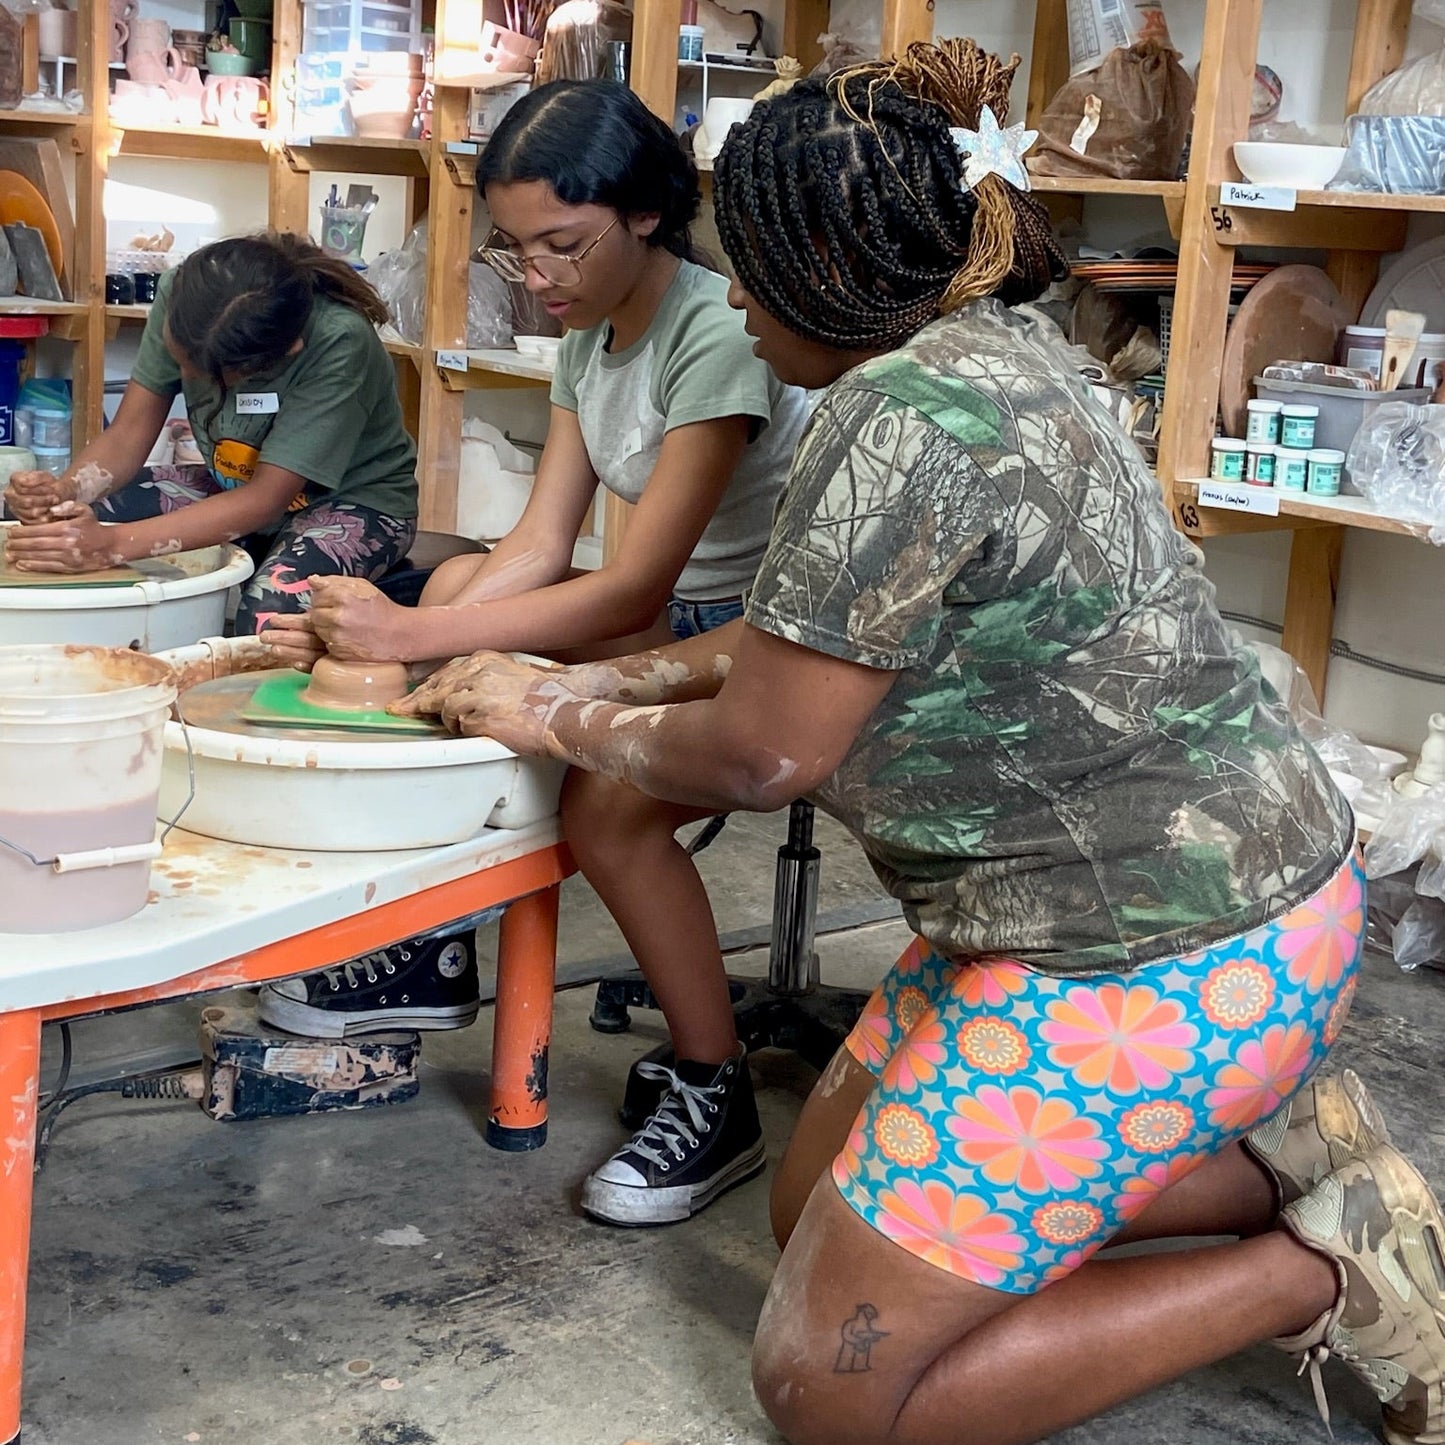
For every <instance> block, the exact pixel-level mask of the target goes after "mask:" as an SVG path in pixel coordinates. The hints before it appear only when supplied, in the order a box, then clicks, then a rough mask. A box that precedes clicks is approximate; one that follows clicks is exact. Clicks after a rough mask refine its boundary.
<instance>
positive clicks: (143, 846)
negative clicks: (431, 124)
mask: <svg viewBox="0 0 1445 1445" xmlns="http://www.w3.org/2000/svg"><path fill="white" fill-rule="evenodd" d="M176 719H177V721H178V722H179V723H180V725H181V736H182V737H184V738H185V740H186V800H185V802H184V803H182V804H181V806H180V807H179V808H178V809H177V810H176V815H175V817H174V818H172V819H171V820H170V822H168V823H167V824H166V826H165V827H164V828H163V829H162V830H161V836H160V837H159V838H157V839H155V840H154V841H153V842H150V843H126V844H123V845H122V846H121V847H119V848H91V849H89V850H87V851H85V852H80V853H57V854H56V855H55V856H54V857H53V858H37V857H36V856H35V854H34V853H32V852H31V851H30V850H29V849H28V848H22V847H21V846H20V844H19V843H16V842H14V841H13V840H12V839H10V838H6V837H0V847H3V848H9V849H10V851H11V852H12V853H18V854H19V855H20V856H21V857H22V858H26V859H28V860H29V861H30V862H31V863H33V864H34V865H35V866H36V867H37V868H50V869H53V870H54V871H55V872H56V873H80V872H84V871H87V870H89V869H92V868H119V867H121V866H122V865H124V864H126V863H143V862H145V861H147V860H148V859H152V858H159V857H160V856H161V849H162V848H163V847H164V846H165V841H166V839H167V838H169V837H170V835H171V829H172V828H174V827H175V826H176V824H177V823H179V822H180V821H181V818H182V817H183V816H184V814H185V811H186V809H187V808H189V807H190V806H191V804H192V803H193V802H194V801H195V799H196V755H195V751H194V750H193V749H192V747H191V730H190V728H189V727H188V726H187V725H186V720H185V718H184V717H182V716H181V704H180V699H179V698H177V699H176Z"/></svg>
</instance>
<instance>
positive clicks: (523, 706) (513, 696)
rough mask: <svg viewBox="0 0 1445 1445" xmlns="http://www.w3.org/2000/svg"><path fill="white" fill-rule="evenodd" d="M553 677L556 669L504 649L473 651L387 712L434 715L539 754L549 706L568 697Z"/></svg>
mask: <svg viewBox="0 0 1445 1445" xmlns="http://www.w3.org/2000/svg"><path fill="white" fill-rule="evenodd" d="M557 679H558V670H557V669H555V668H549V667H538V666H536V665H535V664H533V663H530V662H518V661H517V659H516V658H514V657H509V656H508V655H507V654H506V653H504V652H476V653H473V654H472V655H471V656H470V657H461V658H458V659H457V660H456V661H455V662H449V663H448V664H447V665H446V666H445V667H444V668H442V669H441V671H440V672H437V673H434V674H433V675H432V676H431V677H429V678H428V679H427V680H426V681H425V682H424V683H422V685H421V686H420V687H419V688H417V689H416V691H415V692H413V693H412V694H411V695H410V696H409V697H405V698H402V699H400V700H399V701H397V702H394V703H392V704H391V706H390V707H389V708H388V711H389V712H393V713H396V714H397V715H398V716H401V717H421V716H425V715H427V714H437V715H439V716H440V717H441V719H442V721H443V722H445V723H446V725H447V726H448V727H449V728H450V729H451V730H452V731H453V732H459V733H462V734H463V735H464V736H466V737H487V738H495V739H496V740H497V741H498V742H499V743H501V744H502V745H503V746H504V747H509V748H511V749H512V751H513V752H516V753H525V754H529V755H539V756H540V755H545V754H546V752H547V719H548V717H549V715H550V712H551V708H552V706H553V705H554V704H555V703H556V702H557V701H558V700H559V699H562V700H566V699H567V698H569V697H570V696H571V694H569V693H568V692H567V691H566V689H565V688H564V687H562V686H561V685H560V684H559V682H558V680H557Z"/></svg>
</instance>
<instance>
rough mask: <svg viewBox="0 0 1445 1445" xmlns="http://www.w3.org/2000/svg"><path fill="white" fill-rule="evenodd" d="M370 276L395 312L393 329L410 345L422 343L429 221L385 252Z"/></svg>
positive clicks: (422, 223)
mask: <svg viewBox="0 0 1445 1445" xmlns="http://www.w3.org/2000/svg"><path fill="white" fill-rule="evenodd" d="M366 279H367V280H368V281H370V282H371V284H372V285H373V286H374V287H375V288H376V294H377V295H378V296H380V297H381V299H382V300H383V301H384V302H385V303H386V309H387V310H388V311H390V312H391V330H393V331H394V332H396V334H397V336H398V337H400V338H401V340H403V341H405V342H407V343H408V344H409V345H411V346H420V345H421V343H422V333H423V326H424V321H425V316H426V222H425V221H419V222H418V223H417V224H416V225H415V226H413V227H412V230H411V234H410V235H409V236H408V237H407V238H406V240H405V241H403V242H402V244H401V245H400V246H398V247H397V248H396V249H395V250H394V251H383V252H382V254H381V255H380V256H379V257H377V259H376V260H375V261H373V262H372V264H371V267H370V268H369V270H368V271H367V276H366Z"/></svg>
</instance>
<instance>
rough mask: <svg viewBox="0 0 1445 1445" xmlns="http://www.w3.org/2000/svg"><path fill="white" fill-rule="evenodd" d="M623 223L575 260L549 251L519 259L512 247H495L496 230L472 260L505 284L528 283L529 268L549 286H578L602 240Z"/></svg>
mask: <svg viewBox="0 0 1445 1445" xmlns="http://www.w3.org/2000/svg"><path fill="white" fill-rule="evenodd" d="M621 219H622V217H621V216H618V217H616V218H615V219H614V220H613V222H612V225H611V226H608V227H607V230H605V231H603V232H602V235H601V236H598V237H597V239H596V240H595V241H593V242H592V244H591V245H590V246H586V247H584V248H583V249H582V250H581V251H579V252H578V253H577V254H576V255H575V256H558V255H554V254H553V253H551V252H550V251H543V252H541V253H539V254H538V255H536V256H519V255H518V254H517V253H516V252H515V251H514V250H512V249H511V247H509V246H498V245H494V244H493V242H494V241H495V240H497V239H499V238H500V235H501V233H500V232H499V231H497V230H495V229H493V230H492V231H491V232H490V234H489V235H488V236H487V239H486V240H485V241H483V242H482V244H481V245H480V246H478V247H477V249H476V251H475V253H474V254H473V256H472V259H473V260H474V261H485V262H486V263H487V265H488V266H490V267H491V268H492V270H493V271H495V272H496V273H497V275H498V276H500V277H501V278H502V280H503V281H525V280H526V279H527V267H529V266H530V267H531V268H532V270H533V271H535V272H536V273H537V277H538V279H539V280H541V281H545V282H546V283H547V285H548V286H575V285H576V284H577V283H578V282H579V281H580V280H581V279H582V263H583V262H584V261H585V260H586V259H587V258H588V256H590V255H591V254H592V253H593V251H595V250H596V249H597V248H598V246H600V245H601V244H602V240H603V238H604V237H605V236H606V235H607V234H608V232H610V231H611V230H612V227H613V226H615V225H616V224H617V223H618V221H620V220H621Z"/></svg>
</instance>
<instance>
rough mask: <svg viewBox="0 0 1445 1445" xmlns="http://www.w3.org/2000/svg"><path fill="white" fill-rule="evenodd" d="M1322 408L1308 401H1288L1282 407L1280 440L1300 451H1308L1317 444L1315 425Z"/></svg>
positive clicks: (1282, 444) (1286, 445) (1281, 443)
mask: <svg viewBox="0 0 1445 1445" xmlns="http://www.w3.org/2000/svg"><path fill="white" fill-rule="evenodd" d="M1319 419H1320V409H1319V407H1317V406H1311V405H1310V404H1309V403H1308V402H1286V403H1285V405H1284V406H1282V407H1281V408H1280V418H1279V442H1280V445H1281V446H1285V447H1290V448H1292V449H1293V450H1295V451H1298V452H1307V451H1309V450H1310V449H1311V448H1312V447H1313V446H1314V444H1315V426H1316V424H1317V423H1318V422H1319Z"/></svg>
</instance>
